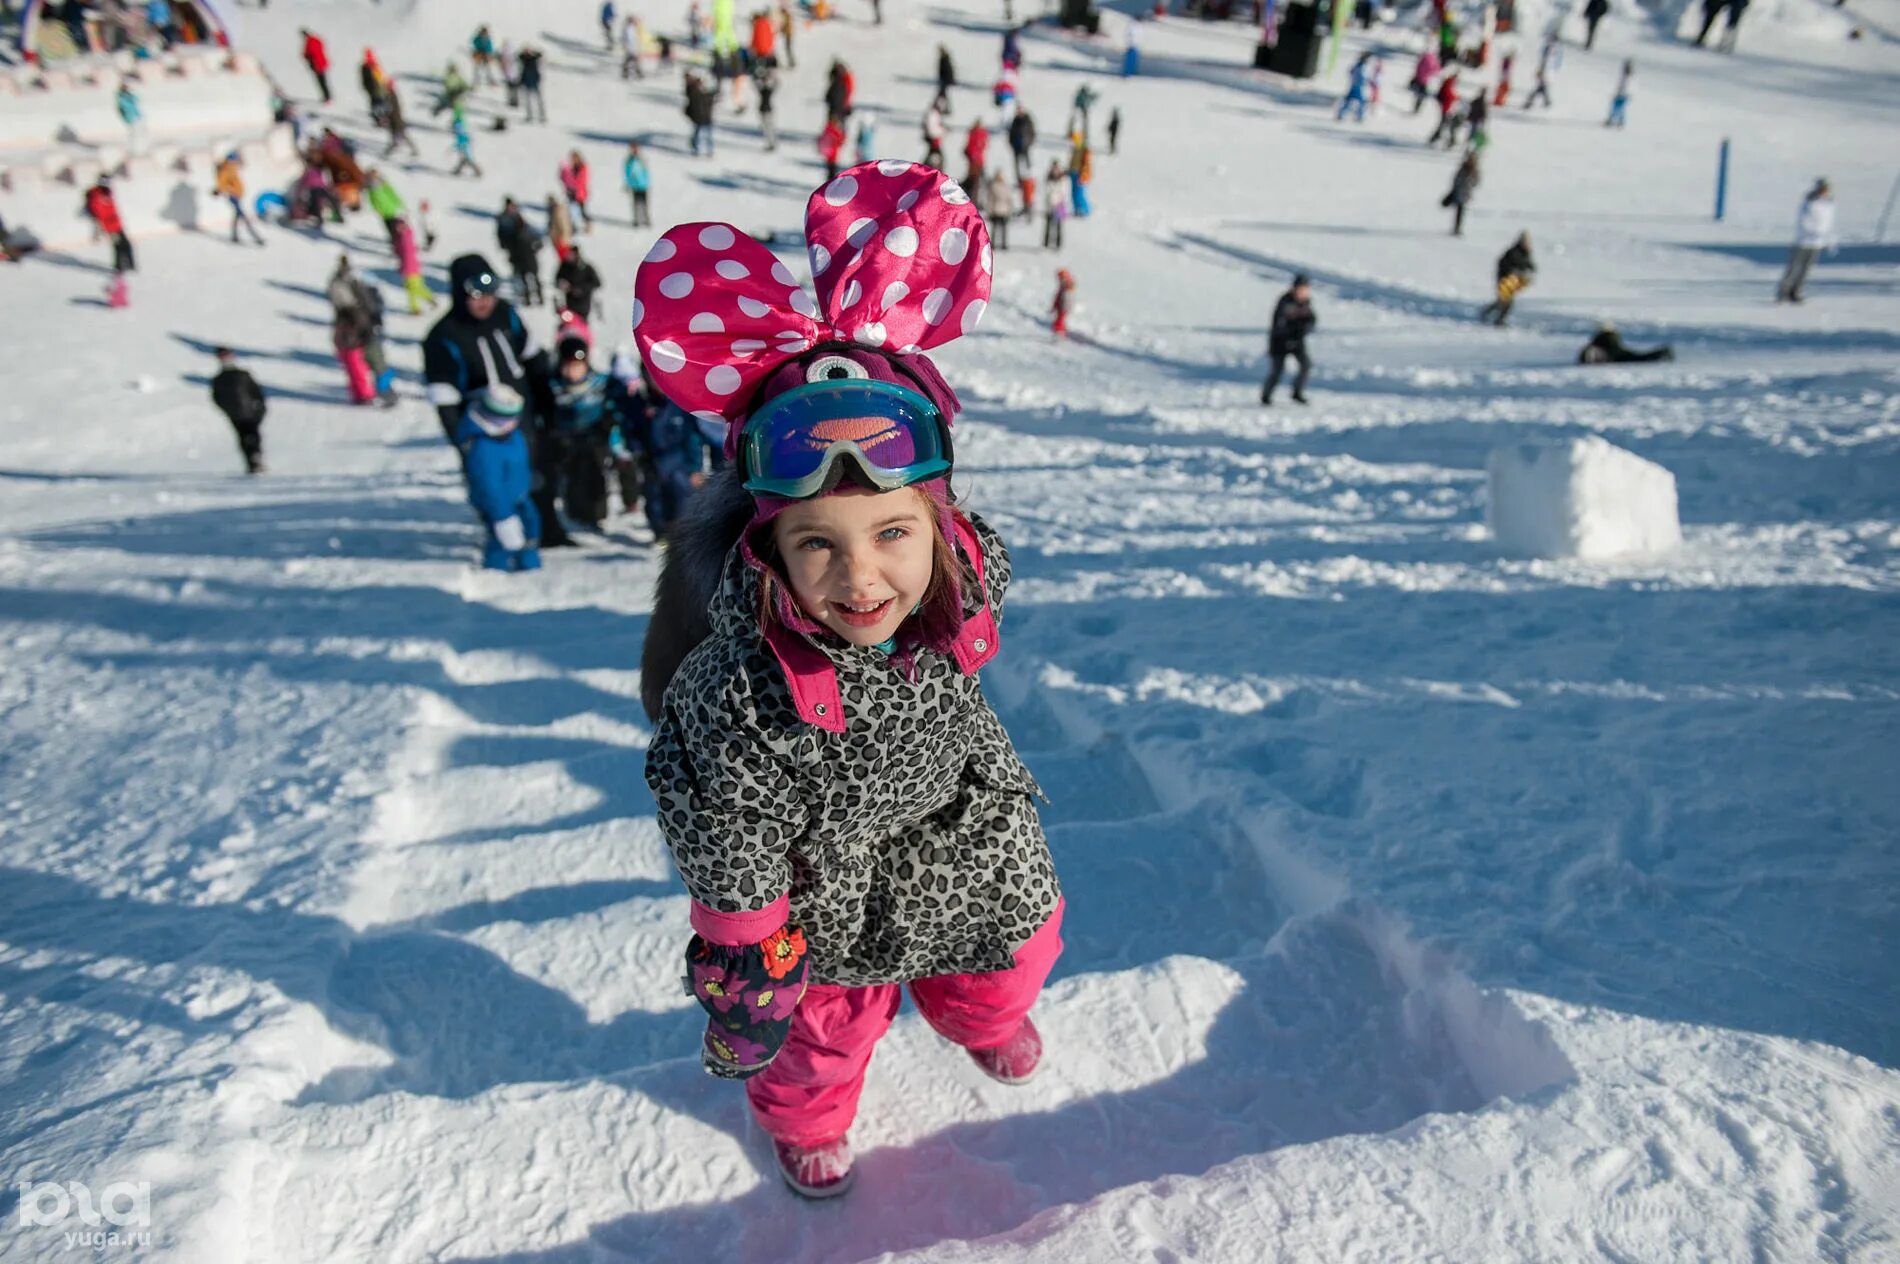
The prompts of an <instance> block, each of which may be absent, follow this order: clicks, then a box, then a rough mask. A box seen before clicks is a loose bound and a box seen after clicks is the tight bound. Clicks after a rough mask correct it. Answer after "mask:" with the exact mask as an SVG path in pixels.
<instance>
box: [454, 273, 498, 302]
mask: <svg viewBox="0 0 1900 1264" xmlns="http://www.w3.org/2000/svg"><path fill="white" fill-rule="evenodd" d="M500 292H501V278H500V277H498V276H496V275H495V274H494V273H493V272H491V271H489V270H488V269H487V268H483V269H482V270H481V271H480V272H477V273H476V274H475V275H474V276H472V277H469V278H468V279H467V280H466V281H463V282H462V293H464V294H466V295H468V296H469V297H470V298H474V297H476V296H477V295H481V294H499V293H500Z"/></svg>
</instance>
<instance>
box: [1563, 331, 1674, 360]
mask: <svg viewBox="0 0 1900 1264" xmlns="http://www.w3.org/2000/svg"><path fill="white" fill-rule="evenodd" d="M1675 358H1676V350H1675V348H1674V347H1671V346H1669V345H1668V344H1666V343H1665V344H1664V345H1662V346H1660V347H1655V348H1652V349H1651V350H1648V351H1632V350H1630V349H1629V348H1628V347H1626V346H1624V345H1623V339H1622V336H1621V335H1619V334H1618V333H1617V332H1616V326H1615V325H1612V324H1611V323H1610V322H1609V321H1607V320H1606V321H1604V322H1603V323H1602V324H1601V325H1598V326H1597V331H1596V334H1595V336H1594V337H1592V338H1591V339H1590V341H1588V342H1586V343H1584V344H1583V350H1581V351H1579V352H1577V363H1578V364H1628V363H1630V362H1631V361H1642V362H1644V363H1649V362H1651V361H1655V360H1673V359H1675Z"/></svg>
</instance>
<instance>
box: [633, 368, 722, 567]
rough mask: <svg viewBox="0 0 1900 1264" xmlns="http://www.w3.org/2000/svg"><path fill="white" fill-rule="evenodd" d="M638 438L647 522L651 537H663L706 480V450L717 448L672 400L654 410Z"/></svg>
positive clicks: (713, 451) (716, 450) (713, 452)
mask: <svg viewBox="0 0 1900 1264" xmlns="http://www.w3.org/2000/svg"><path fill="white" fill-rule="evenodd" d="M640 438H641V444H640V446H641V448H642V449H643V450H644V451H645V455H646V467H647V488H646V502H647V523H648V525H650V526H651V527H652V528H653V538H654V540H655V541H659V540H664V539H665V538H666V533H667V532H668V531H670V530H671V529H672V527H673V523H674V522H675V521H676V520H677V519H678V518H679V516H680V511H681V510H683V509H685V508H686V502H687V501H688V500H691V499H692V496H693V492H694V491H696V490H697V489H698V488H699V487H700V486H701V485H702V484H703V483H705V481H706V458H707V454H708V453H712V454H714V455H717V454H718V453H719V451H720V449H719V448H718V447H716V446H715V445H714V442H713V440H712V439H711V438H709V437H708V436H707V435H706V433H705V431H703V430H701V429H700V427H699V423H698V422H697V421H695V420H694V419H693V417H692V416H691V415H690V414H688V413H687V412H686V410H685V409H683V408H681V407H680V406H679V405H678V404H675V403H674V402H672V401H671V400H667V401H665V402H664V403H662V404H661V405H660V407H659V409H658V410H657V411H656V412H654V414H653V416H652V418H651V420H649V421H648V422H647V424H646V433H645V434H643V435H642V436H640Z"/></svg>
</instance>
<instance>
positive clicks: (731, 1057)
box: [686, 926, 811, 1080]
mask: <svg viewBox="0 0 1900 1264" xmlns="http://www.w3.org/2000/svg"><path fill="white" fill-rule="evenodd" d="M810 974H811V960H810V958H809V957H808V956H807V954H806V951H805V932H804V931H802V930H800V929H799V928H798V927H796V926H781V927H780V928H779V929H777V930H775V931H773V932H772V933H771V934H770V935H767V936H766V937H765V938H764V939H762V940H760V941H759V942H758V943H756V944H712V943H707V942H706V941H705V940H704V939H701V938H700V937H699V936H698V935H694V936H693V939H692V942H691V943H689V944H688V945H687V946H686V982H687V988H688V990H689V991H691V992H692V994H693V996H694V997H695V998H696V999H697V1000H698V1001H699V1003H700V1006H701V1007H702V1008H703V1009H705V1011H706V1012H707V1013H708V1014H710V1015H711V1016H712V1020H711V1021H710V1022H708V1023H707V1024H706V1042H705V1045H704V1047H703V1048H702V1049H701V1051H700V1060H701V1061H702V1062H703V1063H704V1064H705V1066H706V1070H707V1071H708V1072H709V1073H710V1074H713V1075H717V1076H720V1077H721V1078H723V1079H728V1080H744V1079H749V1078H750V1077H752V1076H754V1075H757V1074H758V1073H759V1072H761V1071H763V1070H765V1068H766V1067H768V1066H770V1065H771V1064H772V1059H773V1058H775V1057H777V1056H778V1051H779V1048H780V1047H781V1046H782V1045H784V1043H785V1036H786V1033H788V1032H789V1031H791V1029H792V1011H793V1010H795V1009H797V1008H798V1002H799V999H800V998H801V997H803V996H804V995H805V983H806V980H807V979H808V977H809V976H810Z"/></svg>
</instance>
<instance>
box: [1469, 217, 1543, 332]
mask: <svg viewBox="0 0 1900 1264" xmlns="http://www.w3.org/2000/svg"><path fill="white" fill-rule="evenodd" d="M1536 273H1537V264H1536V263H1535V262H1534V261H1533V260H1532V259H1531V235H1530V234H1529V233H1519V234H1518V235H1517V240H1516V241H1514V242H1512V243H1511V244H1510V246H1508V247H1507V248H1506V249H1505V251H1504V253H1503V254H1501V255H1499V256H1498V296H1497V299H1496V300H1495V301H1493V302H1491V303H1488V304H1486V305H1485V308H1484V310H1483V311H1481V312H1479V313H1478V319H1479V320H1482V321H1485V322H1487V323H1489V324H1493V325H1502V324H1503V323H1504V321H1505V318H1506V317H1508V316H1509V315H1510V314H1511V304H1513V303H1515V302H1516V301H1517V296H1518V294H1520V293H1521V292H1522V291H1523V289H1524V287H1525V286H1527V285H1529V284H1530V283H1531V277H1533V276H1535V275H1536Z"/></svg>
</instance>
